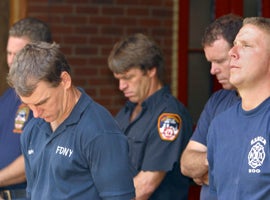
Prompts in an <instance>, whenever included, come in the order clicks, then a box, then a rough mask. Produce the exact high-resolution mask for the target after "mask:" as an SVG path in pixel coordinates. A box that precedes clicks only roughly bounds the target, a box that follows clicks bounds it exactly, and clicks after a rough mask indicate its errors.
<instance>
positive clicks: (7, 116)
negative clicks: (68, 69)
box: [0, 88, 32, 190]
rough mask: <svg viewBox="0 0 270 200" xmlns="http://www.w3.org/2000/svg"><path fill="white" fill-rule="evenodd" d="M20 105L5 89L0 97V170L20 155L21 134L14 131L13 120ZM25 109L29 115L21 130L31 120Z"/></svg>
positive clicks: (10, 89)
mask: <svg viewBox="0 0 270 200" xmlns="http://www.w3.org/2000/svg"><path fill="white" fill-rule="evenodd" d="M20 105H22V102H21V101H20V98H19V97H18V96H17V95H16V93H15V90H14V89H12V88H9V89H7V90H6V91H5V93H4V94H3V95H2V96H1V97H0V112H1V114H0V169H3V168H4V167H6V166H7V165H9V164H10V163H12V162H13V161H14V160H15V159H16V158H17V157H18V156H20V155H21V145H20V137H21V133H18V132H15V131H14V129H15V119H16V116H17V112H18V109H19V107H20ZM26 109H28V112H29V115H28V117H27V118H24V119H26V121H25V122H24V125H23V127H20V129H21V130H23V128H24V126H25V124H26V123H27V122H28V121H29V120H30V119H31V118H32V113H31V112H30V109H29V108H26ZM25 187H26V183H22V184H16V185H12V186H9V187H5V188H0V190H4V189H16V188H25Z"/></svg>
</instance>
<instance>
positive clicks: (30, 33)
mask: <svg viewBox="0 0 270 200" xmlns="http://www.w3.org/2000/svg"><path fill="white" fill-rule="evenodd" d="M9 36H13V37H19V38H21V37H27V38H28V39H29V40H30V42H36V41H44V42H49V43H51V42H52V35H51V30H50V27H49V26H48V24H46V23H45V22H43V21H41V20H39V19H37V18H33V17H27V18H24V19H21V20H19V21H18V22H16V23H15V24H13V26H12V27H11V28H10V30H9Z"/></svg>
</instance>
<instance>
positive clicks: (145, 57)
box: [108, 33, 165, 82]
mask: <svg viewBox="0 0 270 200" xmlns="http://www.w3.org/2000/svg"><path fill="white" fill-rule="evenodd" d="M108 65H109V68H110V70H111V71H112V72H114V73H124V72H126V71H128V70H129V69H131V68H134V67H137V68H140V69H141V70H143V71H147V70H149V69H152V68H157V77H158V79H159V80H160V81H161V82H163V81H164V72H165V69H164V68H165V64H164V57H163V53H162V50H161V48H160V47H159V46H158V45H157V44H156V42H155V41H154V40H153V39H152V38H150V37H149V36H146V35H144V34H142V33H136V34H133V35H130V36H128V37H126V38H124V39H122V40H120V41H119V42H117V43H116V44H115V45H114V47H113V49H112V51H111V52H110V55H109V57H108Z"/></svg>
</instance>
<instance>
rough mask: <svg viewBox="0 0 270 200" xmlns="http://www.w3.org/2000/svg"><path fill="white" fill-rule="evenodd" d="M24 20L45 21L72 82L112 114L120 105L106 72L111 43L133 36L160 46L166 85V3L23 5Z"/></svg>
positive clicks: (85, 0) (48, 0) (109, 0)
mask: <svg viewBox="0 0 270 200" xmlns="http://www.w3.org/2000/svg"><path fill="white" fill-rule="evenodd" d="M27 10H28V12H27V13H28V16H32V17H38V18H40V19H43V20H45V21H46V22H47V23H48V24H49V25H50V26H51V29H52V32H53V36H54V41H56V42H57V43H59V44H60V46H61V47H62V51H63V52H64V53H65V55H66V57H67V59H68V61H69V63H70V64H71V66H72V68H73V75H74V76H73V77H74V83H75V84H76V85H78V86H81V87H82V88H84V89H85V90H86V92H87V93H88V94H89V95H90V96H91V97H92V98H93V99H94V100H96V101H97V102H99V103H100V104H102V105H103V106H105V107H106V108H108V109H109V110H110V111H111V112H112V114H115V113H116V112H117V111H118V110H119V109H120V107H121V106H122V105H123V103H124V102H125V99H124V98H123V95H122V93H121V92H120V91H119V90H118V82H117V81H116V80H115V79H114V78H113V76H112V73H111V72H110V71H109V70H108V67H107V57H108V54H109V52H110V50H111V48H112V46H113V44H114V43H115V42H116V41H117V40H119V39H120V38H121V37H122V36H124V35H128V34H132V33H135V32H142V33H145V34H147V35H151V36H153V37H154V39H155V40H156V41H157V42H158V43H159V44H160V46H161V47H162V49H163V51H164V54H165V58H166V64H167V67H168V70H167V72H168V73H167V76H166V79H167V81H168V82H170V81H169V80H170V76H171V75H170V74H171V73H170V72H171V54H172V23H173V22H172V19H173V1H172V0H28V6H27Z"/></svg>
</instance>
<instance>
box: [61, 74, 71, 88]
mask: <svg viewBox="0 0 270 200" xmlns="http://www.w3.org/2000/svg"><path fill="white" fill-rule="evenodd" d="M61 79H62V81H61V84H63V86H64V87H66V88H69V87H70V86H71V77H70V75H69V73H67V72H66V71H63V72H61Z"/></svg>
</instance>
